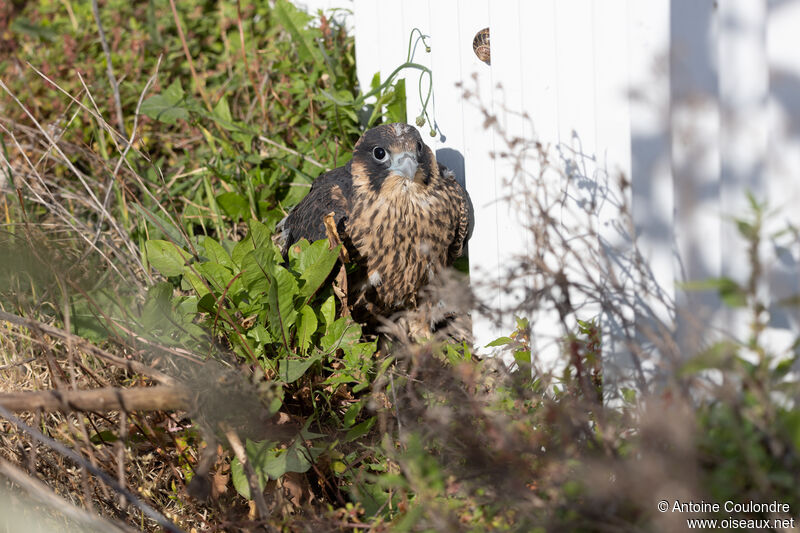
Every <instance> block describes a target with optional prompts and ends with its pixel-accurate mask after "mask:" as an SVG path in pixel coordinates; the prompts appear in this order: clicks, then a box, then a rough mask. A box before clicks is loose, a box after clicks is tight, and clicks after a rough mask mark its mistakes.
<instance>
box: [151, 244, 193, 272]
mask: <svg viewBox="0 0 800 533" xmlns="http://www.w3.org/2000/svg"><path fill="white" fill-rule="evenodd" d="M144 249H145V252H146V253H147V260H148V261H149V262H150V264H151V265H153V267H154V268H155V269H156V270H158V271H159V272H161V274H163V275H164V276H166V277H168V278H169V277H172V276H178V275H180V274H181V272H183V266H184V265H185V264H186V261H188V260H189V258H190V257H192V256H191V255H190V254H189V253H188V252H186V251H184V250H182V249H180V248H178V246H177V245H175V244H173V243H171V242H168V241H160V240H154V241H147V242H146V243H144Z"/></svg>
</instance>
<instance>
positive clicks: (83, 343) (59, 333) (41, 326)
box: [0, 311, 178, 386]
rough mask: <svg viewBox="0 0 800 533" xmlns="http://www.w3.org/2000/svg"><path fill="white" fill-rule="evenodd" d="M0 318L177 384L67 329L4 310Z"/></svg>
mask: <svg viewBox="0 0 800 533" xmlns="http://www.w3.org/2000/svg"><path fill="white" fill-rule="evenodd" d="M0 320H4V321H6V322H11V323H12V324H16V325H18V326H23V327H26V328H28V329H32V330H39V331H41V332H42V333H45V334H47V335H50V336H53V337H58V338H60V339H64V340H66V339H69V340H70V341H71V342H73V343H75V344H74V345H75V347H76V348H80V349H82V350H84V351H86V352H88V353H90V354H92V355H94V356H95V357H98V358H100V359H102V360H104V361H106V362H107V363H111V364H113V365H116V366H119V367H122V368H125V369H126V370H128V371H129V372H132V373H136V374H141V375H143V376H148V377H150V378H153V379H154V380H156V381H158V382H159V383H162V384H164V385H171V386H176V385H178V382H177V380H175V379H174V378H173V377H171V376H168V375H167V374H165V373H163V372H161V371H160V370H156V369H155V368H152V367H149V366H147V365H145V364H143V363H140V362H138V361H131V360H129V359H125V358H122V357H118V356H116V355H112V354H110V353H108V352H107V351H105V350H103V349H102V348H98V347H97V346H95V345H94V344H92V343H90V342H89V341H87V340H85V339H83V338H81V337H79V336H77V335H73V334H72V333H69V332H67V331H64V330H61V329H58V328H56V327H53V326H50V325H48V324H45V323H43V322H39V321H38V320H33V319H30V318H24V317H21V316H18V315H13V314H11V313H6V312H5V311H0Z"/></svg>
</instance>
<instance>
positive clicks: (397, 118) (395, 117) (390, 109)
mask: <svg viewBox="0 0 800 533" xmlns="http://www.w3.org/2000/svg"><path fill="white" fill-rule="evenodd" d="M386 118H387V120H388V121H389V122H407V116H406V80H405V79H400V80H397V83H395V84H394V95H393V96H392V99H391V100H390V101H389V102H388V103H387V105H386Z"/></svg>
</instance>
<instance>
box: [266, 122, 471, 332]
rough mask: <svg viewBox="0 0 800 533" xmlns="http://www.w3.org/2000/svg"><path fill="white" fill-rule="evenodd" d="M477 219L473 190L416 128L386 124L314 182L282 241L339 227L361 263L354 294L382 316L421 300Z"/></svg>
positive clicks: (358, 303) (358, 304) (361, 305)
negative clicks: (438, 157) (459, 179)
mask: <svg viewBox="0 0 800 533" xmlns="http://www.w3.org/2000/svg"><path fill="white" fill-rule="evenodd" d="M326 216H327V217H326ZM326 218H327V224H324V223H323V221H324V220H325V219H326ZM473 220H474V219H473V217H472V203H471V202H470V199H469V195H468V194H467V192H466V190H464V188H463V187H462V186H461V185H459V184H458V182H457V181H456V180H455V178H454V175H453V173H452V171H450V170H449V169H447V168H446V167H444V166H443V165H441V164H439V163H438V162H437V161H436V157H435V155H434V153H433V151H432V150H431V149H430V148H429V147H428V146H426V145H425V143H424V142H423V141H422V137H421V136H420V134H419V132H418V131H417V129H416V128H414V127H412V126H410V125H408V124H401V123H395V124H383V125H380V126H377V127H375V128H373V129H371V130H369V131H367V132H366V133H364V135H363V136H362V137H361V138H360V139H359V140H358V142H357V143H356V145H355V147H354V151H353V158H352V159H351V161H350V162H349V163H347V164H346V165H344V166H343V167H339V168H337V169H334V170H331V171H329V172H326V173H324V174H322V175H321V176H319V177H318V178H317V179H316V180H315V181H314V183H313V184H312V187H311V190H310V191H309V193H308V195H307V196H306V197H305V198H304V199H303V200H302V201H301V202H300V203H299V204H297V206H295V207H294V208H293V209H292V210H291V211H290V212H289V214H288V215H287V217H286V219H285V220H284V221H283V222H282V230H283V231H282V234H281V237H282V239H283V242H282V243H281V248H282V250H283V253H284V255H285V254H286V252H287V250H288V248H289V246H291V245H292V244H293V243H295V242H296V241H298V240H300V239H302V238H306V239H308V240H309V241H315V240H319V239H324V238H325V237H326V236H328V234H327V233H326V226H327V229H328V232H331V230H332V229H333V228H334V227H335V229H336V231H337V233H338V237H339V240H340V242H342V243H343V244H344V248H345V249H346V250H347V252H348V255H349V256H350V258H351V260H352V261H355V262H356V263H357V264H358V266H359V268H358V269H356V270H355V271H353V272H352V273H349V274H347V276H348V277H351V279H348V280H347V286H348V287H349V288H350V290H349V294H348V295H347V298H348V300H349V301H350V302H353V304H352V308H353V310H354V312H355V311H356V310H358V311H359V312H361V313H366V314H368V315H373V316H371V317H368V318H370V319H371V320H375V319H377V318H378V317H377V316H374V315H378V316H381V315H383V316H388V315H390V314H392V313H393V312H395V311H398V310H402V309H408V308H413V307H415V306H416V301H417V293H418V292H419V290H420V289H421V288H422V287H423V286H424V285H426V284H427V283H429V282H430V281H432V280H433V279H434V278H435V277H436V276H437V275H438V273H439V272H440V271H441V270H442V269H443V268H445V267H446V266H449V265H450V264H452V263H453V261H454V260H455V259H457V258H458V257H459V256H460V255H461V252H462V250H463V248H464V244H465V243H466V241H467V240H468V239H469V237H470V234H471V233H472V221H473ZM331 237H332V235H331Z"/></svg>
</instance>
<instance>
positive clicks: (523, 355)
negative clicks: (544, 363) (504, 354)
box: [514, 350, 531, 367]
mask: <svg viewBox="0 0 800 533" xmlns="http://www.w3.org/2000/svg"><path fill="white" fill-rule="evenodd" d="M514 361H516V362H517V363H518V364H521V365H525V367H528V366H530V364H531V351H530V350H519V351H517V352H514Z"/></svg>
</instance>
